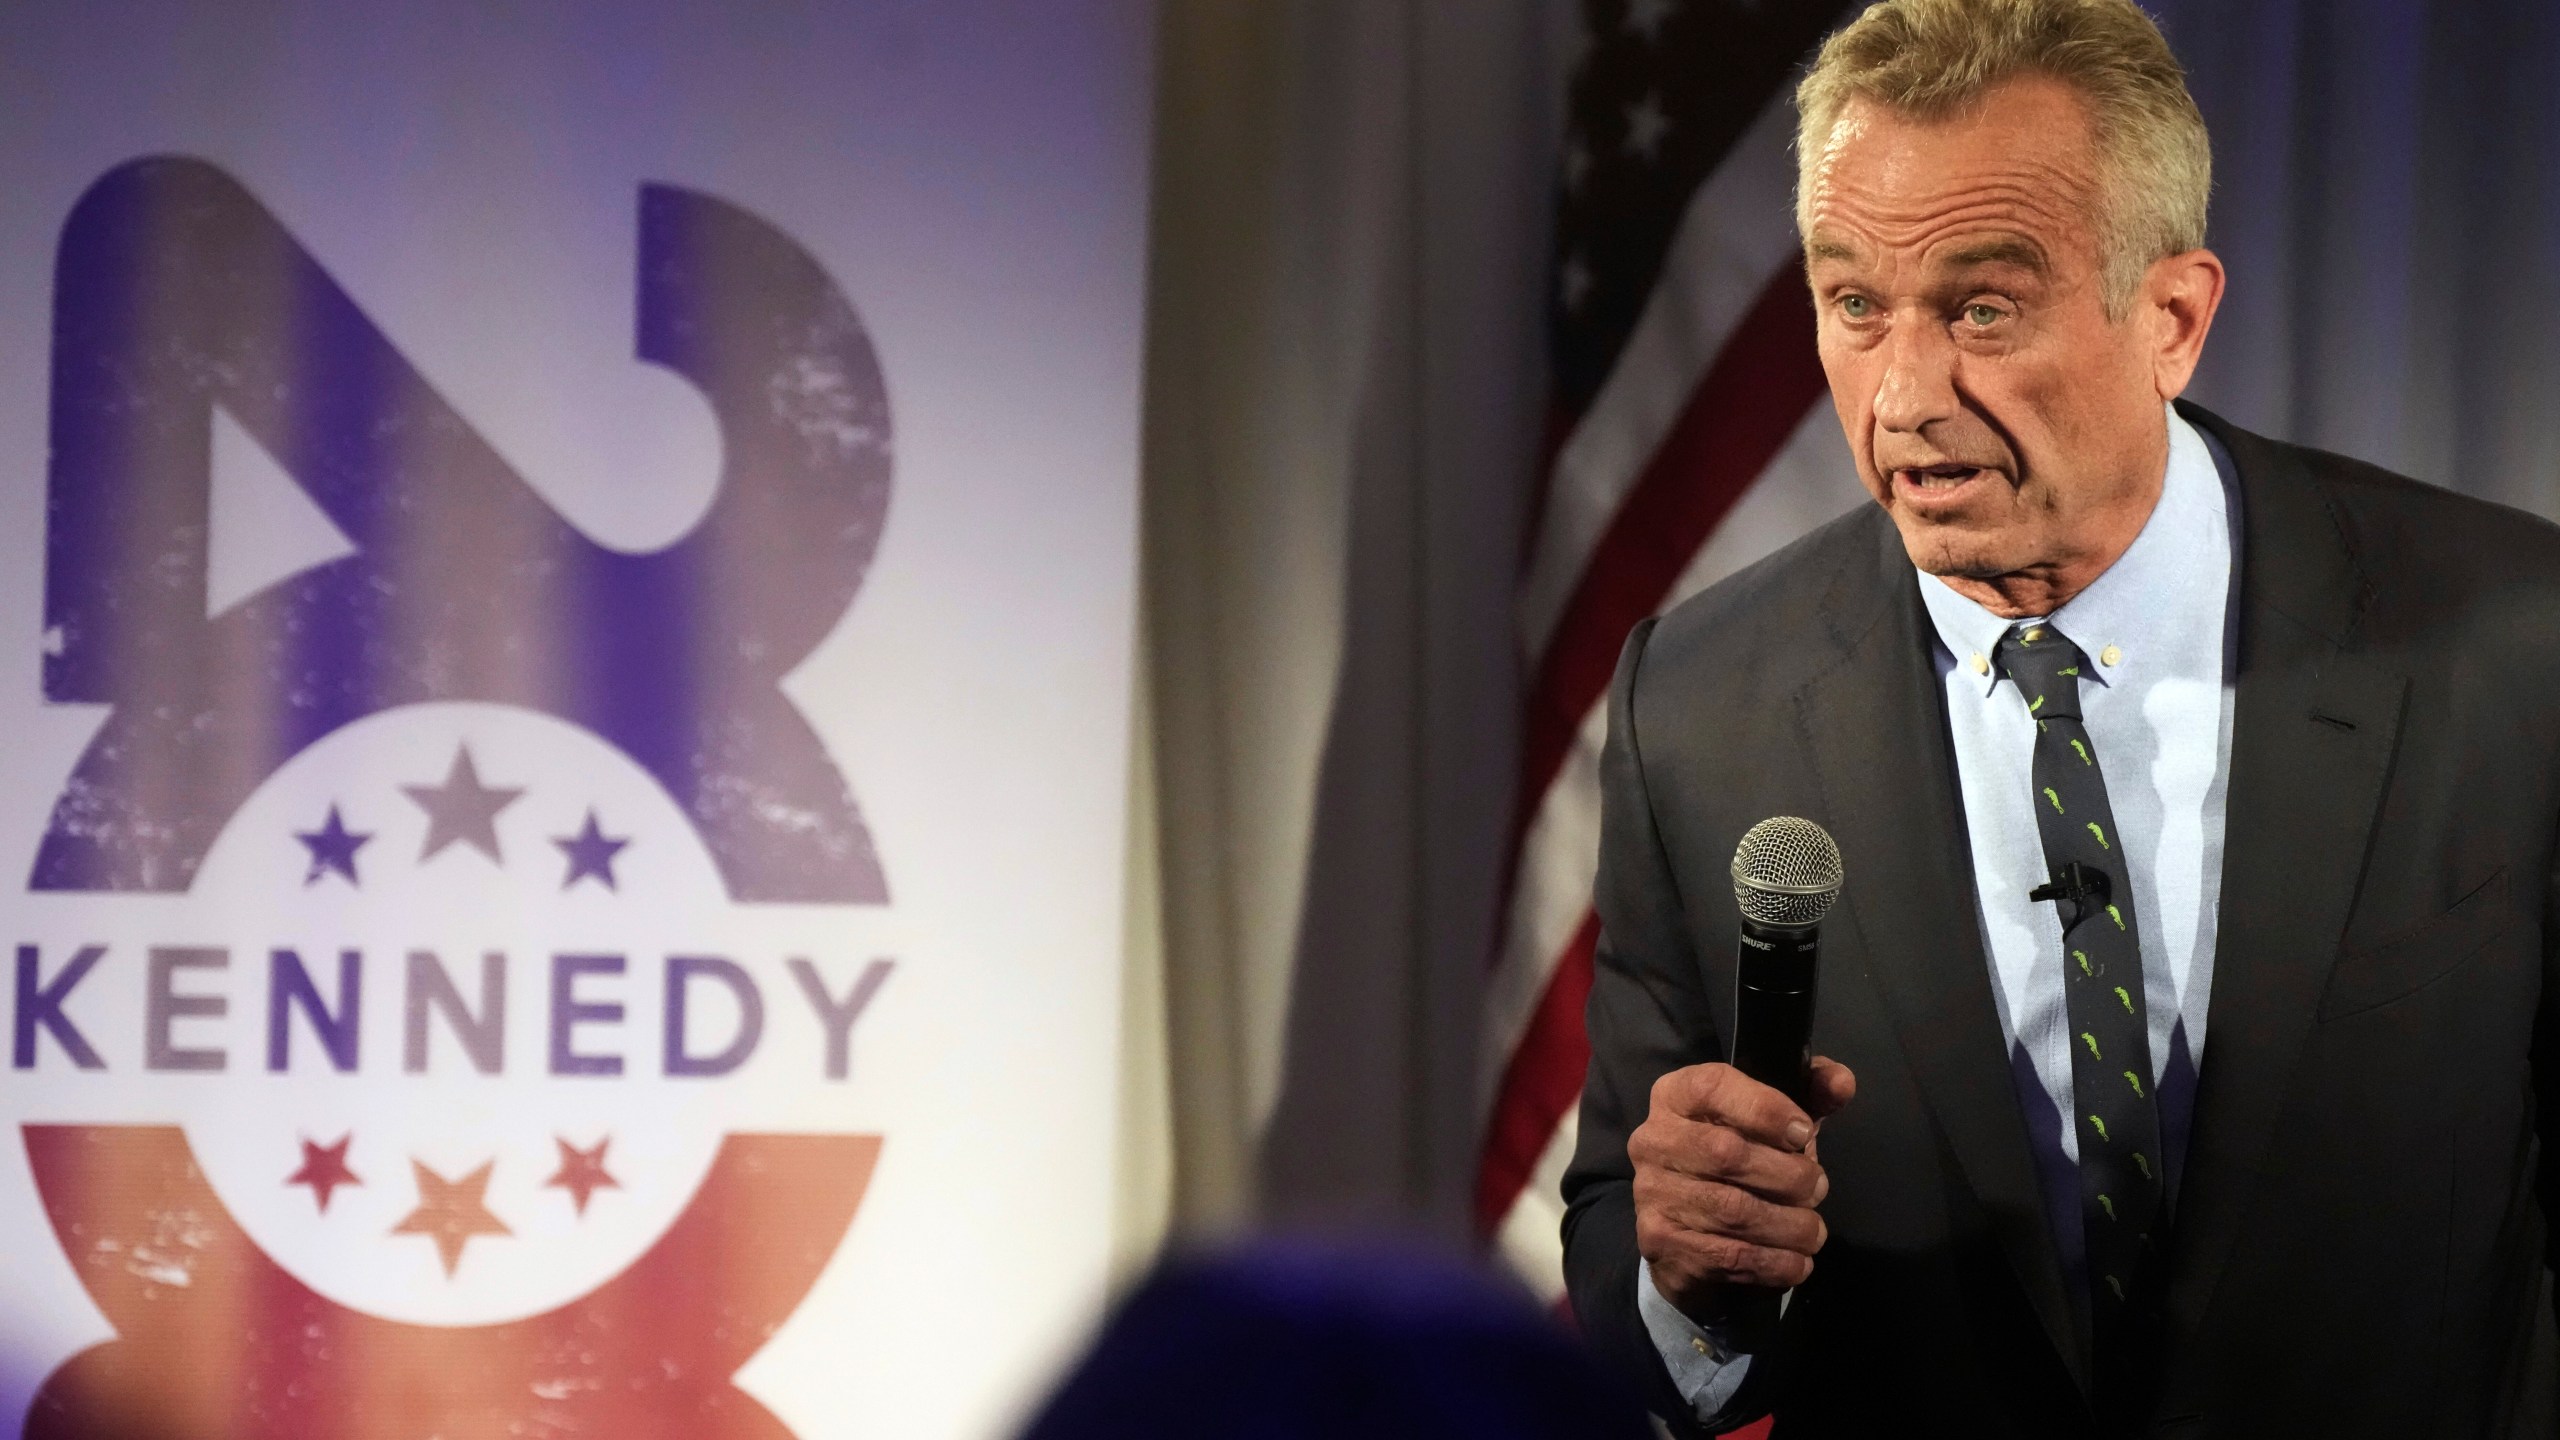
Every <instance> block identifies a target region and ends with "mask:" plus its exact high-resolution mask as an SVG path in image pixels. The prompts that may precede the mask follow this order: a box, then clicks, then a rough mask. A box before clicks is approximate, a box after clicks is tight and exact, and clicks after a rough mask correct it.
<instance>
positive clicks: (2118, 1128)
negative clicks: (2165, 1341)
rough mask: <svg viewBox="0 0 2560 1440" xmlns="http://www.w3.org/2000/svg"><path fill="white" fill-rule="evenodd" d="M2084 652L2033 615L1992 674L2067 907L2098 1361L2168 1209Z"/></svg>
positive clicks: (2056, 892)
mask: <svg viewBox="0 0 2560 1440" xmlns="http://www.w3.org/2000/svg"><path fill="white" fill-rule="evenodd" d="M2087 663H2088V662H2087V660H2086V659H2085V658H2084V657H2083V656H2082V655H2081V653H2080V649H2079V647H2078V646H2076V645H2074V644H2072V643H2071V641H2070V640H2069V639H2068V638H2067V637H2065V636H2064V635H2063V633H2062V632H2061V631H2059V630H2056V629H2054V628H2053V627H2052V626H2051V625H2048V624H2044V623H2042V622H2040V621H2034V622H2029V623H2028V624H2026V625H2024V626H2021V627H2019V628H2018V629H2015V630H2012V631H2010V632H2009V634H2007V635H2005V636H2003V637H2002V638H2001V641H2000V669H2001V673H2002V674H2005V675H2007V676H2008V677H2009V679H2010V680H2011V681H2013V682H2015V683H2016V685H2017V687H2018V693H2019V696H2020V697H2021V698H2022V699H2023V700H2024V701H2025V702H2026V705H2027V709H2028V711H2029V713H2031V714H2033V715H2034V716H2035V720H2036V749H2035V766H2034V772H2035V788H2036V794H2035V807H2036V829H2037V831H2038V833H2039V835H2040V837H2041V838H2042V839H2043V841H2044V858H2045V863H2046V864H2047V865H2048V866H2049V867H2050V868H2051V873H2052V879H2051V880H2050V882H2049V883H2047V884H2046V885H2044V886H2042V887H2041V888H2039V889H2037V890H2036V891H2034V892H2033V897H2034V898H2035V899H2037V900H2052V901H2055V902H2056V904H2057V906H2058V907H2059V909H2060V912H2061V918H2062V956H2061V960H2062V967H2063V976H2064V981H2063V996H2064V1004H2065V1014H2066V1015H2067V1016H2068V1017H2069V1019H2070V1022H2071V1093H2072V1110H2073V1115H2072V1124H2073V1126H2074V1129H2075V1131H2076V1133H2077V1137H2078V1141H2079V1149H2080V1212H2081V1216H2080V1218H2081V1224H2082V1226H2083V1228H2084V1229H2085V1230H2086V1231H2087V1234H2088V1255H2089V1303H2090V1318H2091V1320H2092V1321H2093V1322H2094V1324H2093V1327H2092V1328H2093V1330H2094V1332H2095V1336H2094V1338H2095V1339H2096V1341H2097V1349H2098V1354H2099V1356H2100V1359H2101V1362H2102V1364H2103V1363H2104V1362H2105V1361H2106V1360H2107V1359H2109V1358H2111V1357H2112V1358H2116V1359H2119V1360H2121V1359H2123V1358H2125V1357H2126V1354H2127V1351H2128V1349H2129V1347H2130V1345H2131V1344H2132V1343H2134V1342H2135V1341H2136V1339H2137V1336H2138V1333H2139V1332H2140V1330H2141V1329H2142V1328H2143V1327H2142V1326H2140V1325H2139V1324H2138V1323H2136V1322H2137V1317H2138V1316H2139V1314H2140V1313H2141V1310H2142V1308H2143V1307H2144V1306H2145V1305H2146V1304H2147V1301H2148V1296H2147V1294H2146V1293H2144V1292H2145V1290H2146V1289H2147V1287H2145V1286H2143V1285H2142V1284H2141V1283H2140V1282H2141V1280H2142V1277H2143V1274H2144V1272H2145V1271H2146V1270H2147V1269H2148V1268H2149V1263H2148V1262H2149V1256H2148V1254H2147V1253H2146V1252H2147V1249H2148V1247H2149V1246H2150V1245H2151V1244H2152V1242H2153V1240H2154V1238H2155V1236H2156V1235H2157V1234H2158V1232H2159V1231H2160V1230H2162V1229H2163V1228H2165V1227H2164V1222H2165V1219H2166V1217H2165V1215H2164V1214H2163V1209H2164V1207H2163V1204H2162V1192H2161V1175H2162V1169H2161V1161H2160V1114H2159V1110H2158V1107H2157V1106H2156V1105H2154V1103H2153V1100H2152V1094H2151V1082H2152V1074H2153V1072H2152V1069H2151V1031H2150V1022H2149V1019H2148V1017H2147V1015H2146V1013H2145V1011H2146V1007H2145V1005H2144V1001H2143V994H2142V945H2141V935H2140V933H2139V932H2138V931H2137V930H2136V929H2135V927H2134V919H2133V884H2132V871H2131V870H2130V868H2129V867H2128V866H2127V865H2126V863H2125V853H2124V844H2123V841H2122V839H2121V838H2120V837H2119V836H2118V835H2117V833H2116V817H2115V811H2114V809H2113V808H2112V807H2110V806H2109V805H2108V804H2107V781H2106V772H2105V771H2103V770H2102V769H2100V768H2099V763H2098V761H2099V757H2098V750H2097V746H2096V744H2095V743H2094V742H2092V741H2091V740H2090V738H2089V730H2088V727H2087V726H2086V725H2084V724H2082V723H2081V719H2080V671H2081V667H2082V666H2084V665H2086V664H2087Z"/></svg>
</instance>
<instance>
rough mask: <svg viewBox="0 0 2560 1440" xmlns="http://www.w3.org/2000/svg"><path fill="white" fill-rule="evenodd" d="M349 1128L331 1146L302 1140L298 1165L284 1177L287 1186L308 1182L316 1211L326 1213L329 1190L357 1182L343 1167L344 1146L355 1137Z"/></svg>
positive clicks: (359, 1183) (358, 1182)
mask: <svg viewBox="0 0 2560 1440" xmlns="http://www.w3.org/2000/svg"><path fill="white" fill-rule="evenodd" d="M355 1138H356V1137H355V1132H353V1131H349V1132H347V1133H346V1134H344V1135H341V1136H339V1137H338V1143H337V1144H335V1145H314V1144H312V1143H311V1142H310V1141H308V1140H305V1141H303V1142H302V1168H301V1169H299V1170H296V1171H294V1172H293V1173H292V1174H291V1175H288V1176H286V1177H285V1181H284V1183H286V1184H287V1185H308V1186H310V1187H311V1194H312V1198H314V1199H316V1200H318V1201H319V1202H320V1213H321V1214H323V1215H326V1214H328V1213H329V1192H330V1191H332V1190H335V1189H337V1188H338V1187H339V1186H341V1185H361V1184H363V1183H364V1182H363V1181H362V1180H359V1179H357V1178H356V1172H354V1171H353V1170H350V1169H348V1168H347V1146H348V1144H349V1143H351V1142H352V1141H353V1140H354V1139H355Z"/></svg>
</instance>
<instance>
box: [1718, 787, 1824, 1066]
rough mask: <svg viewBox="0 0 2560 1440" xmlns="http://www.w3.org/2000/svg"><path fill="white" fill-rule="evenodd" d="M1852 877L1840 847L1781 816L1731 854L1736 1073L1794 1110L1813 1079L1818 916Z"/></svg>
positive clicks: (1816, 829) (1804, 823) (1817, 829)
mask: <svg viewBox="0 0 2560 1440" xmlns="http://www.w3.org/2000/svg"><path fill="white" fill-rule="evenodd" d="M1844 879H1846V876H1845V875H1844V874H1843V873H1842V871H1841V866H1840V847H1839V846H1838V845H1836V844H1834V843H1833V842H1832V839H1831V834H1830V832H1829V831H1826V830H1824V829H1823V828H1822V827H1821V826H1819V825H1816V824H1814V823H1813V822H1812V821H1810V820H1799V819H1797V818H1796V817H1794V816H1792V815H1778V816H1773V817H1771V818H1770V819H1767V820H1763V821H1761V822H1760V823H1759V824H1757V825H1754V826H1752V827H1751V829H1750V831H1749V833H1747V834H1745V835H1744V836H1743V837H1742V844H1741V845H1740V846H1738V847H1737V848H1736V849H1735V850H1734V852H1733V898H1734V903H1736V904H1737V905H1739V906H1741V907H1742V944H1741V947H1740V949H1739V952H1738V954H1737V956H1736V960H1737V963H1736V965H1735V967H1734V983H1733V1067H1734V1068H1735V1069H1737V1070H1740V1071H1741V1072H1742V1073H1743V1074H1745V1075H1748V1076H1750V1077H1751V1078H1752V1079H1754V1080H1757V1081H1759V1082H1760V1083H1761V1084H1763V1085H1766V1086H1769V1087H1770V1088H1771V1089H1774V1090H1776V1091H1778V1092H1779V1093H1781V1094H1783V1095H1785V1096H1786V1097H1787V1098H1788V1099H1790V1100H1793V1101H1794V1102H1796V1103H1797V1104H1798V1105H1803V1104H1804V1103H1805V1102H1806V1100H1807V1099H1808V1098H1809V1096H1810V1093H1811V1085H1812V1078H1813V1075H1812V1072H1813V996H1814V980H1815V971H1816V969H1817V966H1816V964H1815V962H1816V960H1817V959H1818V958H1819V956H1820V954H1821V950H1822V917H1823V914H1824V912H1826V911H1828V910H1829V909H1830V908H1831V904H1832V902H1833V901H1835V900H1838V899H1839V898H1840V886H1841V883H1842V881H1843V880H1844Z"/></svg>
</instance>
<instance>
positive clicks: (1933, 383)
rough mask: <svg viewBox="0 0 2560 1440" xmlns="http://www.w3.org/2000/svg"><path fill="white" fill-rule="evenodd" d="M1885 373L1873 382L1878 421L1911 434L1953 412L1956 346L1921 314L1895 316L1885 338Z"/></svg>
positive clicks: (1888, 428)
mask: <svg viewBox="0 0 2560 1440" xmlns="http://www.w3.org/2000/svg"><path fill="white" fill-rule="evenodd" d="M1885 346H1886V352H1887V353H1886V358H1885V367H1884V378H1883V379H1882V380H1881V381H1879V382H1878V384H1877V386H1876V423H1877V424H1879V425H1881V426H1883V427H1884V428H1885V429H1887V430H1892V431H1897V432H1902V433H1914V432H1917V431H1919V430H1920V429H1921V428H1922V427H1924V426H1926V425H1928V424H1930V423H1931V422H1932V421H1937V420H1945V419H1948V418H1950V417H1952V416H1953V415H1954V414H1955V411H1956V385H1955V361H1956V348H1955V344H1954V342H1953V341H1952V340H1950V339H1949V338H1948V336H1947V333H1946V331H1945V330H1944V329H1942V328H1941V327H1939V326H1937V325H1934V324H1931V323H1930V322H1929V321H1928V320H1927V319H1926V318H1924V317H1920V316H1911V315H1906V316H1901V317H1898V318H1897V319H1896V320H1895V322H1894V326H1893V330H1892V333H1891V334H1890V335H1889V336H1888V337H1887V338H1886V340H1885Z"/></svg>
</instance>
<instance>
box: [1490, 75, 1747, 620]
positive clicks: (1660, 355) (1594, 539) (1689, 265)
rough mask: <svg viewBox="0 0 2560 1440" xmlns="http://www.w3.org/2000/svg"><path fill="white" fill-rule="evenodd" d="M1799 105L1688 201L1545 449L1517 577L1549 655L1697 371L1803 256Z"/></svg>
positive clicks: (1740, 148) (1737, 149)
mask: <svg viewBox="0 0 2560 1440" xmlns="http://www.w3.org/2000/svg"><path fill="white" fill-rule="evenodd" d="M1794 129H1795V110H1794V107H1793V106H1792V105H1790V104H1789V103H1788V102H1787V100H1786V98H1785V97H1783V96H1781V97H1780V98H1778V99H1776V100H1774V101H1772V102H1770V104H1769V105H1768V106H1767V108H1765V109H1764V110H1763V111H1762V112H1761V115H1760V118H1759V120H1758V121H1757V122H1755V123H1754V124H1753V125H1752V127H1751V129H1750V130H1749V131H1748V132H1747V133H1746V134H1744V135H1743V136H1742V138H1741V139H1740V140H1739V141H1738V142H1736V144H1735V145H1734V147H1733V153H1732V155H1731V156H1730V157H1729V158H1728V159H1727V160H1726V162H1725V164H1724V166H1723V167H1722V168H1721V169H1719V170H1717V171H1716V173H1715V174H1714V175H1713V176H1711V177H1709V178H1708V180H1707V182H1706V183H1705V184H1704V185H1701V186H1699V187H1698V190H1697V193H1696V194H1695V195H1693V196H1691V197H1690V201H1689V206H1688V209H1687V210H1686V211H1685V212H1683V214H1682V216H1681V219H1680V229H1679V232H1678V234H1677V235H1676V236H1675V237H1674V238H1673V240H1672V244H1671V258H1670V262H1669V263H1668V264H1667V265H1666V266H1665V267H1664V269H1663V273H1662V279H1661V281H1660V283H1659V284H1658V285H1656V286H1655V287H1654V291H1653V294H1652V297H1651V298H1650V299H1649V300H1647V301H1646V302H1645V308H1644V315H1643V318H1642V319H1640V320H1638V321H1637V322H1636V328H1635V332H1634V333H1633V334H1632V335H1630V336H1629V337H1628V338H1627V343H1626V346H1625V348H1624V349H1623V350H1622V351H1621V352H1620V357H1619V362H1618V367H1617V369H1615V370H1614V371H1612V372H1610V375H1609V379H1608V381H1607V383H1605V384H1603V385H1602V386H1601V387H1600V392H1599V394H1597V395H1596V396H1594V397H1593V398H1592V401H1591V408H1590V409H1589V410H1587V411H1586V412H1584V413H1583V415H1582V417H1581V420H1580V422H1579V423H1578V424H1575V425H1573V426H1572V427H1571V430H1570V433H1569V434H1567V435H1566V436H1565V437H1564V439H1563V442H1562V445H1561V448H1559V449H1558V450H1557V451H1555V453H1554V454H1553V455H1552V456H1551V457H1549V458H1551V459H1552V460H1553V465H1552V467H1551V468H1550V469H1549V470H1548V471H1547V472H1546V473H1547V477H1548V478H1547V479H1546V480H1545V481H1544V484H1545V486H1546V493H1545V494H1543V495H1542V496H1540V497H1539V498H1540V504H1539V508H1538V509H1537V510H1536V511H1535V512H1533V513H1535V514H1536V515H1537V516H1538V529H1537V533H1536V536H1535V540H1534V543H1533V545H1532V547H1531V550H1530V552H1529V561H1528V565H1527V568H1526V569H1525V570H1524V571H1523V573H1522V575H1521V583H1520V633H1521V637H1522V647H1523V649H1524V651H1525V653H1527V654H1528V655H1529V656H1530V657H1531V658H1532V659H1533V660H1534V659H1536V658H1537V657H1539V656H1542V655H1544V654H1545V653H1546V649H1547V644H1548V641H1549V640H1550V639H1552V638H1553V636H1554V634H1555V628H1556V623H1557V621H1558V620H1559V619H1560V618H1562V616H1563V614H1564V610H1565V607H1566V605H1568V604H1569V603H1570V602H1571V601H1572V598H1573V593H1574V590H1575V588H1576V587H1577V586H1579V585H1580V584H1581V583H1582V579H1583V577H1584V576H1585V575H1587V574H1588V573H1589V572H1590V568H1591V556H1592V552H1593V551H1594V550H1595V549H1597V548H1598V546H1599V544H1600V540H1601V537H1602V536H1603V535H1605V534H1606V533H1607V532H1608V528H1609V522H1610V520H1611V518H1612V517H1614V516H1615V515H1616V514H1617V513H1618V507H1619V506H1620V505H1622V504H1624V503H1625V501H1626V498H1627V494H1628V492H1629V491H1631V490H1632V489H1634V488H1635V486H1636V485H1637V483H1638V482H1639V481H1640V480H1641V479H1642V478H1643V476H1644V471H1645V466H1646V465H1647V464H1648V463H1649V462H1650V461H1651V460H1652V458H1653V456H1654V455H1655V454H1656V453H1657V451H1658V450H1659V449H1660V447H1661V444H1662V440H1663V437H1664V436H1665V435H1668V434H1669V433H1670V432H1671V429H1672V427H1673V426H1674V425H1676V424H1678V423H1679V419H1680V414H1681V410H1682V407H1683V406H1684V405H1685V404H1686V403H1687V402H1688V400H1689V397H1690V396H1691V395H1692V394H1693V393H1695V391H1696V388H1697V384H1698V378H1699V376H1700V375H1702V374H1703V373H1705V371H1706V369H1707V367H1708V365H1710V364H1711V363H1713V361H1714V359H1715V357H1716V354H1717V352H1718V351H1720V350H1722V349H1723V348H1724V345H1725V342H1727V341H1728V340H1730V339H1731V338H1732V337H1733V334H1734V331H1735V330H1736V329H1737V328H1739V326H1740V325H1741V323H1742V321H1743V320H1744V318H1745V317H1747V316H1748V315H1749V314H1750V313H1751V307H1752V306H1753V304H1755V303H1756V302H1757V301H1758V300H1759V298H1760V292H1761V290H1762V289H1763V288H1764V287H1765V286H1766V284H1767V282H1768V278H1769V273H1770V272H1771V271H1772V270H1774V269H1776V268H1777V267H1778V266H1780V265H1782V264H1785V263H1786V262H1787V261H1788V260H1789V259H1790V258H1791V257H1793V256H1794V255H1795V254H1797V242H1796V230H1795V221H1794V219H1793V217H1792V216H1791V214H1790V213H1789V197H1790V196H1791V195H1792V194H1793V193H1794V188H1795V157H1794V152H1793V150H1792V149H1791V147H1790V141H1791V139H1792V137H1793V134H1794Z"/></svg>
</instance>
